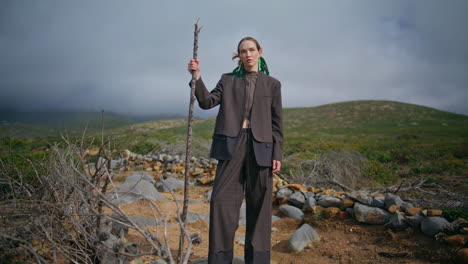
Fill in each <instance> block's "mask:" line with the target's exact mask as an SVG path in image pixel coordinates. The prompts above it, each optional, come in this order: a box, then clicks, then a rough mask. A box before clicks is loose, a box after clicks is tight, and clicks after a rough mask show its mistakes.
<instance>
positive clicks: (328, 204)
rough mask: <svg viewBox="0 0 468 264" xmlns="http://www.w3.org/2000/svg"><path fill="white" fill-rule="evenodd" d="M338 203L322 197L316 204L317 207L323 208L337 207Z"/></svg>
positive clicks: (334, 199)
mask: <svg viewBox="0 0 468 264" xmlns="http://www.w3.org/2000/svg"><path fill="white" fill-rule="evenodd" d="M340 203H341V200H340V199H338V198H335V197H330V196H323V198H322V197H321V199H320V200H319V201H318V202H317V204H318V205H320V206H323V207H339V206H340Z"/></svg>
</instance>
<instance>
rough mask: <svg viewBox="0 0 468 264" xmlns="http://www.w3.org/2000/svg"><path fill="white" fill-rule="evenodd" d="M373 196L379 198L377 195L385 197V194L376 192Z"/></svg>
mask: <svg viewBox="0 0 468 264" xmlns="http://www.w3.org/2000/svg"><path fill="white" fill-rule="evenodd" d="M372 197H373V198H377V197H382V198H385V195H384V194H382V193H376V194H373V195H372Z"/></svg>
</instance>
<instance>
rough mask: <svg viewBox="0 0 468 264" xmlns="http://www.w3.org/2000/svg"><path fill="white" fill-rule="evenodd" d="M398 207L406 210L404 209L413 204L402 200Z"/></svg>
mask: <svg viewBox="0 0 468 264" xmlns="http://www.w3.org/2000/svg"><path fill="white" fill-rule="evenodd" d="M400 208H401V210H402V211H406V209H408V208H414V206H413V205H412V204H411V203H407V202H403V203H402V204H401V205H400Z"/></svg>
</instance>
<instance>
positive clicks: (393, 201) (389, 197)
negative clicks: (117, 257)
mask: <svg viewBox="0 0 468 264" xmlns="http://www.w3.org/2000/svg"><path fill="white" fill-rule="evenodd" d="M403 203H404V202H403V200H402V199H401V198H400V196H398V195H395V194H392V193H386V194H385V208H387V209H388V208H389V207H390V206H392V205H396V206H398V207H399V206H400V205H401V204H403Z"/></svg>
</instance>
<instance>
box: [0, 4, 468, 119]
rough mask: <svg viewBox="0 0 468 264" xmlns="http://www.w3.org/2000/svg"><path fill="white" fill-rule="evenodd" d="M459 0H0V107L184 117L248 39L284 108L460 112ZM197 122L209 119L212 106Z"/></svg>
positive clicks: (467, 94) (463, 36)
mask: <svg viewBox="0 0 468 264" xmlns="http://www.w3.org/2000/svg"><path fill="white" fill-rule="evenodd" d="M467 12H468V1H464V0H450V1H443V0H440V1H439V0H434V1H430V0H419V1H416V0H412V1H408V0H402V1H396V0H392V1H383V0H382V1H379V0H377V1H376V0H368V1H364V0H356V1H351V0H342V1H330V0H326V1H325V0H324V1H310V0H305V1H274V0H265V1H241V0H237V1H215V0H213V1H203V0H199V1H156V0H151V1H150V0H147V1H143V0H139V1H127V0H121V1H116V0H108V1H103V0H101V1H91V0H90V1H83V0H81V1H71V0H70V1H59V0H56V1H50V0H40V1H35V0H29V1H27V0H2V1H1V2H0V90H1V95H0V107H13V108H17V109H24V110H31V109H32V110H38V109H46V108H55V109H79V110H81V109H83V110H99V109H104V110H108V111H119V112H130V113H145V114H147V113H159V114H161V113H180V114H186V113H187V112H188V98H189V87H188V82H189V80H190V75H189V73H188V72H187V70H186V67H187V63H188V60H189V59H190V58H191V56H192V48H193V29H194V27H193V24H194V23H195V21H196V19H197V18H198V17H200V22H201V24H202V25H203V28H202V31H201V33H200V39H199V53H198V54H199V59H200V60H201V67H202V76H203V79H204V81H205V84H206V85H207V87H210V89H211V88H214V86H215V85H216V83H217V81H218V80H219V77H220V76H221V74H222V73H225V72H230V71H232V69H233V68H234V67H235V66H236V62H234V61H232V60H231V57H232V55H233V52H235V50H236V47H237V43H238V41H239V40H240V39H241V38H242V37H244V36H253V37H255V38H257V39H258V40H259V42H260V44H261V45H262V46H263V49H264V53H263V55H264V57H265V59H266V61H267V63H268V66H269V68H270V74H271V75H272V76H274V77H276V78H277V79H279V80H280V81H281V83H282V93H283V106H284V107H303V106H317V105H321V104H327V103H333V102H341V101H348V100H361V99H382V100H396V101H402V102H408V103H415V104H420V105H425V106H430V107H435V108H438V109H442V110H447V111H453V112H458V113H464V114H468V103H467V101H468V26H467V25H468V16H467ZM196 109H197V110H196V114H197V115H199V116H200V115H203V116H207V115H215V114H216V109H215V110H211V111H202V110H200V109H199V108H198V107H196Z"/></svg>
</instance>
